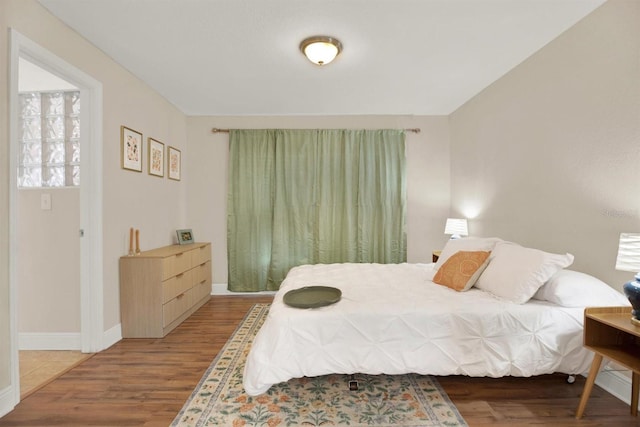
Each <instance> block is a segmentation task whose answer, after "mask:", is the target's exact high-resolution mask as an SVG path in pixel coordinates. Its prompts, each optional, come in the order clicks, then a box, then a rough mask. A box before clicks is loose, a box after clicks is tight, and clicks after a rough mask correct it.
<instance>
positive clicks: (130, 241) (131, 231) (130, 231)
mask: <svg viewBox="0 0 640 427" xmlns="http://www.w3.org/2000/svg"><path fill="white" fill-rule="evenodd" d="M133 254H134V252H133V227H131V228H130V229H129V256H131V255H133Z"/></svg>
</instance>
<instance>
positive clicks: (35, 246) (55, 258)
mask: <svg viewBox="0 0 640 427" xmlns="http://www.w3.org/2000/svg"><path fill="white" fill-rule="evenodd" d="M18 92H19V104H18V115H19V121H20V126H19V128H18V133H19V139H20V141H19V143H18V146H19V149H18V171H17V174H18V190H17V192H18V197H17V200H16V202H17V207H16V209H17V218H18V221H17V222H18V223H17V224H15V226H16V230H17V231H16V232H17V238H18V245H17V253H16V282H17V287H18V309H17V312H18V334H19V336H18V343H19V350H20V352H19V364H20V396H21V398H24V397H25V396H26V395H27V394H28V393H29V394H30V393H32V392H33V391H35V390H37V389H38V388H40V387H42V386H43V385H44V384H47V383H48V382H50V381H51V380H52V379H54V378H55V377H57V376H59V375H60V374H61V373H63V372H65V371H66V370H68V368H69V367H70V366H72V365H74V364H76V362H77V360H79V359H80V358H82V357H83V354H82V353H81V352H80V348H81V347H80V250H79V248H80V241H79V239H78V234H77V232H78V230H79V229H80V187H79V186H80V185H81V179H80V178H81V177H80V176H79V174H78V173H77V170H78V168H79V166H78V165H77V162H78V160H80V159H81V152H80V150H79V140H78V135H79V132H78V129H79V121H78V113H79V111H80V110H81V108H82V103H81V100H80V93H79V90H78V88H77V87H76V86H74V85H72V84H71V83H69V82H67V81H66V80H63V79H61V78H59V77H57V76H55V75H53V74H51V73H49V72H48V71H46V70H44V69H42V68H40V67H38V66H37V65H35V64H33V63H31V62H29V61H28V60H26V59H24V58H19V61H18ZM34 266H38V268H33V267H34Z"/></svg>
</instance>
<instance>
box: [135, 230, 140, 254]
mask: <svg viewBox="0 0 640 427" xmlns="http://www.w3.org/2000/svg"><path fill="white" fill-rule="evenodd" d="M136 255H140V230H136Z"/></svg>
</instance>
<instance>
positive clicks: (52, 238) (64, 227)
mask: <svg viewBox="0 0 640 427" xmlns="http://www.w3.org/2000/svg"><path fill="white" fill-rule="evenodd" d="M42 194H49V196H50V197H51V210H42V209H41V208H40V196H41V195H42ZM17 201H18V227H17V229H18V232H17V235H18V242H17V245H16V246H17V247H16V250H17V253H18V258H17V264H16V281H17V283H18V332H29V333H52V332H56V333H80V239H79V238H78V230H79V229H80V191H79V190H78V189H77V188H64V189H61V188H57V189H53V188H51V189H42V190H40V189H28V190H19V191H18V200H17ZM52 301H55V302H56V303H55V304H51V302H52Z"/></svg>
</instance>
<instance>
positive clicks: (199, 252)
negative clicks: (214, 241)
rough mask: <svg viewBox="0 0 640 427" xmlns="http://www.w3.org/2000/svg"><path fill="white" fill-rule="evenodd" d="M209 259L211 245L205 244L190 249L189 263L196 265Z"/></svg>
mask: <svg viewBox="0 0 640 427" xmlns="http://www.w3.org/2000/svg"><path fill="white" fill-rule="evenodd" d="M210 260H211V245H210V244H206V245H204V246H202V247H200V248H197V249H194V250H192V251H191V265H192V266H194V267H195V266H196V265H200V264H203V263H205V262H207V261H210Z"/></svg>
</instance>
